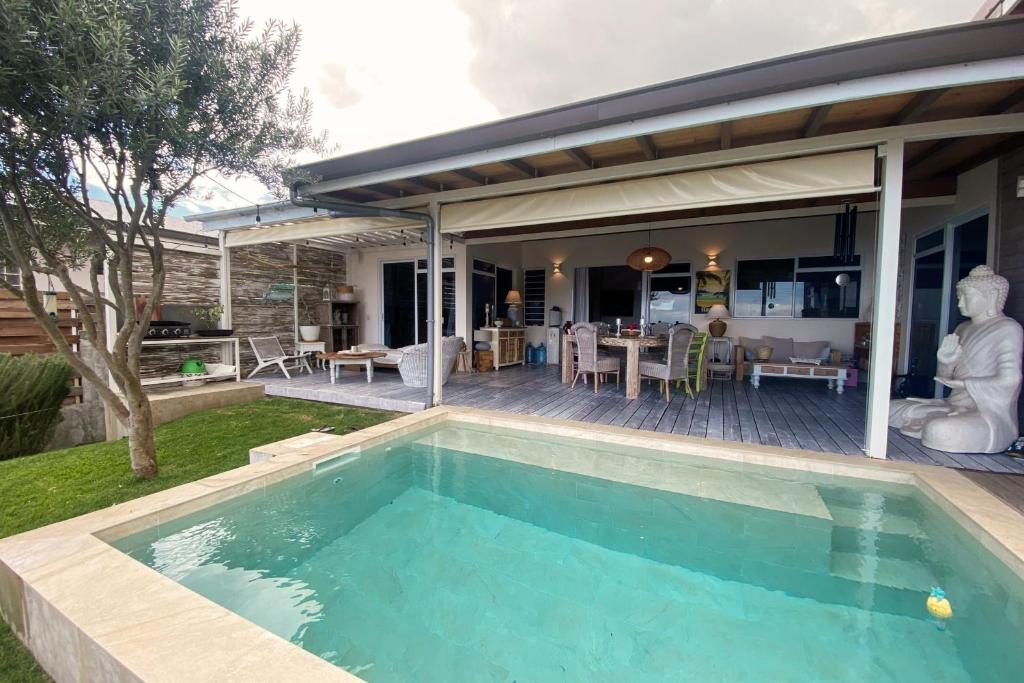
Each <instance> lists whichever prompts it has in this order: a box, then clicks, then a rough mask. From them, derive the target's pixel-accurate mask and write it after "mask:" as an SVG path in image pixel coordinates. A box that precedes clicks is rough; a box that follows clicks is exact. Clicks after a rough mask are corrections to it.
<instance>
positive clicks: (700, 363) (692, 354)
mask: <svg viewBox="0 0 1024 683" xmlns="http://www.w3.org/2000/svg"><path fill="white" fill-rule="evenodd" d="M707 345H708V333H707V332H694V334H693V339H691V340H690V351H689V361H688V362H687V369H688V372H687V374H686V379H685V380H684V381H685V384H686V395H687V396H689V397H690V398H693V396H694V395H695V394H699V393H700V392H701V391H703V390H704V375H705V373H706V372H707V370H706V369H705V367H704V355H705V353H706V349H707ZM679 384H680V382H679V381H676V388H677V389H678V388H679Z"/></svg>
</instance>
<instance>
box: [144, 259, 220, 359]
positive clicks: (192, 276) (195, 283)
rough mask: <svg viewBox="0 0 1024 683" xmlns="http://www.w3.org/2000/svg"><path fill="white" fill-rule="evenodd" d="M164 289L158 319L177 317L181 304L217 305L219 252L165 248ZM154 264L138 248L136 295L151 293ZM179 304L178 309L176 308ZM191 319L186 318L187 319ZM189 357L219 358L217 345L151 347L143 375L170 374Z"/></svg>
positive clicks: (218, 299) (189, 305)
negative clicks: (161, 309) (160, 313)
mask: <svg viewBox="0 0 1024 683" xmlns="http://www.w3.org/2000/svg"><path fill="white" fill-rule="evenodd" d="M164 271H165V273H166V275H165V277H164V290H163V295H162V296H161V299H160V306H161V308H165V309H167V310H164V311H162V315H161V316H160V317H159V318H158V319H162V320H176V319H178V318H180V317H182V316H181V312H182V309H181V308H180V307H185V308H186V309H188V308H195V307H202V306H216V305H217V304H218V303H219V302H220V256H219V253H218V252H217V251H216V250H211V251H210V253H202V252H194V251H183V250H182V251H172V250H170V249H168V250H166V251H164ZM152 273H153V268H152V263H151V262H150V260H149V256H148V255H147V254H145V253H144V252H137V253H136V256H135V260H134V262H133V264H132V274H133V281H134V284H135V293H136V294H137V295H143V296H148V295H149V294H151V293H152V291H153V287H152V283H153V275H152ZM176 307H177V310H175V308H176ZM188 321H190V319H187V320H186V322H188ZM186 358H200V359H202V360H203V361H204V362H206V363H219V362H220V349H219V347H217V346H210V345H196V346H171V347H166V348H163V347H149V348H146V349H145V351H143V355H142V376H143V377H155V376H161V375H171V374H174V373H176V372H177V371H178V368H180V367H181V363H182V361H183V360H184V359H186Z"/></svg>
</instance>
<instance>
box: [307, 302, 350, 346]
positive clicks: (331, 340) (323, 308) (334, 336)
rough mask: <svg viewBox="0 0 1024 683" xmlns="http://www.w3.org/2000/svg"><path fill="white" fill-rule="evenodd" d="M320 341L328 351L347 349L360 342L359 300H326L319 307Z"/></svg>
mask: <svg viewBox="0 0 1024 683" xmlns="http://www.w3.org/2000/svg"><path fill="white" fill-rule="evenodd" d="M317 317H318V318H319V320H320V341H322V342H324V343H325V344H326V345H327V351H328V352H331V351H345V350H347V349H350V348H352V347H353V346H355V345H356V344H359V343H360V340H359V302H356V301H324V302H322V303H320V305H319V306H318V307H317Z"/></svg>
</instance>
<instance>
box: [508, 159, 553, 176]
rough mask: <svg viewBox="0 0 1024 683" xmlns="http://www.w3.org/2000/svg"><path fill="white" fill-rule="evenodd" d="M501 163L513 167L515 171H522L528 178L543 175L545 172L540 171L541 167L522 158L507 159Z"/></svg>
mask: <svg viewBox="0 0 1024 683" xmlns="http://www.w3.org/2000/svg"><path fill="white" fill-rule="evenodd" d="M501 163H503V164H504V165H505V166H507V167H508V168H511V169H512V170H513V171H516V172H517V173H521V174H522V175H524V176H526V177H527V178H540V177H541V176H542V175H544V174H543V173H541V172H540V169H537V168H534V167H533V166H530V164H528V163H526V162H525V161H523V160H522V159H506V160H505V161H503V162H501Z"/></svg>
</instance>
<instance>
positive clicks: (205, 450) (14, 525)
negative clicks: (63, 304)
mask: <svg viewBox="0 0 1024 683" xmlns="http://www.w3.org/2000/svg"><path fill="white" fill-rule="evenodd" d="M395 416H396V415H395V414H394V413H386V412H381V411H376V410H362V409H358V408H345V407H342V406H334V405H329V404H325V403H313V402H310V401H300V400H296V399H288V398H266V399H262V400H259V401H253V402H251V403H244V404H241V405H237V406H231V407H229V408H218V409H216V410H208V411H205V412H201V413H196V414H194V415H189V416H188V417H184V418H182V419H180V420H176V421H174V422H170V423H168V424H165V425H162V426H160V427H158V428H157V430H156V450H157V462H158V463H159V465H160V475H159V476H158V477H157V478H156V479H154V480H152V481H142V480H138V479H135V477H133V476H132V473H131V469H130V468H129V465H128V444H127V443H126V442H125V441H124V440H122V441H115V442H110V443H98V444H89V445H87V446H78V447H76V448H67V449H64V450H60V451H52V452H50V453H41V454H39V455H30V456H27V457H23V458H16V459H14V460H7V461H3V462H0V537H4V536H9V535H11V534H16V533H19V532H21V531H26V530H28V529H34V528H36V527H40V526H44V525H46V524H52V523H53V522H59V521H61V520H63V519H69V518H71V517H76V516H78V515H81V514H85V513H86V512H91V511H93V510H98V509H100V508H103V507H107V506H109V505H113V504H115V503H121V502H124V501H126V500H131V499H132V498H138V497H139V496H144V495H146V494H149V493H153V492H155V491H160V490H162V489H166V488H170V487H172V486H177V485H178V484H184V483H186V482H190V481H194V480H196V479H202V478H203V477H208V476H210V475H212V474H217V473H218V472H223V471H225V470H229V469H232V468H235V467H240V466H242V465H245V464H247V463H248V462H249V449H250V448H253V447H255V446H260V445H262V444H265V443H270V442H272V441H280V440H281V439H287V438H288V437H291V436H298V435H299V434H303V433H305V432H308V431H309V430H310V429H312V428H313V427H320V426H323V425H330V426H332V427H334V428H335V429H334V433H335V434H345V433H348V432H351V431H355V430H358V429H362V428H364V427H369V426H372V425H375V424H378V423H380V422H384V421H386V420H390V419H392V418H393V417H395ZM48 680H49V678H48V677H47V676H46V675H45V674H43V673H42V672H41V671H40V670H39V668H38V667H37V666H36V663H35V661H34V660H33V659H32V656H31V655H30V654H28V652H27V651H26V650H25V649H24V648H22V647H21V645H20V644H19V643H18V641H17V640H16V639H15V637H14V635H13V634H12V633H11V631H10V629H8V628H7V625H6V624H4V623H3V621H2V620H0V682H4V683H6V682H7V681H12V682H13V681H17V682H18V683H22V682H25V683H33V682H35V681H48Z"/></svg>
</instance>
